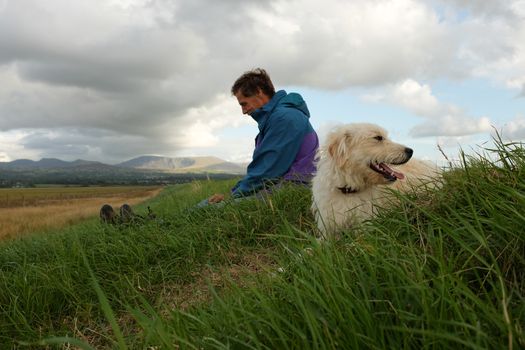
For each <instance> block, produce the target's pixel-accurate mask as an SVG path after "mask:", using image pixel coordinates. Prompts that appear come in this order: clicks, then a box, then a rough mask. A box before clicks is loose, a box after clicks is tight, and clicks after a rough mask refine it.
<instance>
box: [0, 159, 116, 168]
mask: <svg viewBox="0 0 525 350" xmlns="http://www.w3.org/2000/svg"><path fill="white" fill-rule="evenodd" d="M88 164H89V165H90V166H104V165H106V164H103V163H100V162H91V161H87V160H81V159H77V160H75V161H73V162H66V161H64V160H60V159H56V158H42V159H40V160H38V161H34V160H30V159H17V160H13V161H12V162H0V169H6V170H35V169H61V168H74V167H78V166H86V165H88ZM108 166H109V165H108Z"/></svg>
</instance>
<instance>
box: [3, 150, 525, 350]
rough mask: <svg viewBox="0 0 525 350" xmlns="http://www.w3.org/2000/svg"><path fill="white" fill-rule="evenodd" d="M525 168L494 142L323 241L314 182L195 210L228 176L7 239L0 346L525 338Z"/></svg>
mask: <svg viewBox="0 0 525 350" xmlns="http://www.w3.org/2000/svg"><path fill="white" fill-rule="evenodd" d="M524 165H525V151H524V149H523V147H522V146H521V145H519V144H504V143H503V142H501V141H500V140H496V146H495V147H494V149H491V150H487V151H486V152H485V153H480V154H477V155H475V156H470V157H469V156H466V155H463V158H462V162H461V163H460V164H458V165H454V166H452V167H451V168H450V169H448V170H447V171H446V172H445V173H444V176H443V179H442V180H440V186H439V188H438V189H436V190H433V189H427V190H426V191H423V193H421V192H418V193H409V194H406V195H398V197H397V201H396V205H395V206H394V207H391V208H384V209H383V210H381V212H380V214H379V215H378V217H377V218H376V219H374V220H371V221H369V222H366V223H365V224H363V225H362V226H360V227H355V228H353V229H349V230H347V231H346V232H344V233H343V235H342V237H341V238H340V239H338V240H328V241H324V242H320V241H318V240H317V239H316V238H315V235H314V234H313V232H314V227H315V225H314V223H313V221H312V217H311V215H310V213H309V206H310V193H309V190H308V189H306V188H297V187H290V188H284V189H282V190H280V191H278V192H276V193H275V194H273V195H272V196H271V197H270V198H269V199H268V200H266V201H258V200H248V201H243V202H240V203H237V204H235V205H227V206H225V207H222V208H214V207H211V208H206V209H203V210H196V209H192V205H193V204H195V203H197V202H198V201H199V200H200V199H201V198H203V197H206V196H207V195H209V194H211V193H213V192H221V191H222V192H224V191H225V190H227V189H228V188H229V187H230V186H231V185H232V182H230V181H226V182H199V183H193V184H189V185H182V186H174V187H171V188H168V189H167V190H165V191H164V192H163V193H162V194H161V195H160V196H159V197H158V198H156V199H155V201H153V202H152V203H150V204H149V205H151V206H152V208H153V209H154V211H155V212H157V213H158V218H157V220H155V221H151V222H148V223H145V224H144V225H136V226H130V227H112V226H102V225H100V224H99V223H98V222H95V221H92V222H88V223H85V224H83V225H78V226H75V227H72V228H70V229H68V230H66V231H61V232H57V233H55V234H50V235H46V236H45V237H38V236H35V237H31V238H29V239H24V240H20V241H16V242H7V243H3V245H2V246H1V247H0V267H1V272H0V283H1V285H0V308H1V309H0V310H1V316H0V343H2V342H3V343H4V344H7V346H11V347H18V346H22V345H23V344H31V345H32V346H34V347H39V346H42V347H45V346H52V344H67V343H70V344H71V345H75V346H79V347H83V348H86V349H88V348H89V347H92V348H97V349H98V348H121V349H122V348H130V349H136V348H137V349H140V348H150V347H158V348H167V349H169V348H179V347H180V348H188V349H201V348H205V349H227V348H228V349H229V348H242V349H244V348H247V349H331V348H333V349H340V348H348V349H361V348H366V349H368V348H370V349H386V348H392V349H449V348H454V349H455V348H468V349H504V348H505V349H509V348H511V349H519V348H523V347H525V332H524V327H525V278H524V277H525V176H524V175H525V174H524V172H525V166H524ZM138 211H140V208H139V209H138ZM181 291H183V292H185V293H186V294H185V295H184V298H182V299H181V298H180V295H177V292H181ZM45 344H48V345H45Z"/></svg>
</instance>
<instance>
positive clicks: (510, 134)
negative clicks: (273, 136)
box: [0, 0, 525, 164]
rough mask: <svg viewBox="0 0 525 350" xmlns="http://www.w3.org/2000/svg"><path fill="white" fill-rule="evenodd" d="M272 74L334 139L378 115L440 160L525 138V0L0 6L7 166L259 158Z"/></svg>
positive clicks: (28, 2) (1, 135)
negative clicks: (254, 108) (255, 101)
mask: <svg viewBox="0 0 525 350" xmlns="http://www.w3.org/2000/svg"><path fill="white" fill-rule="evenodd" d="M255 67H263V68H265V69H267V71H268V72H269V73H270V75H271V76H272V79H273V81H274V83H275V85H276V87H277V88H278V89H281V88H282V89H285V90H287V91H296V92H299V93H301V94H302V95H303V97H304V98H305V100H306V101H307V103H308V106H309V108H310V110H311V114H312V117H311V121H312V124H313V125H314V127H315V128H316V129H317V130H318V132H319V134H320V136H321V137H323V135H324V134H325V133H326V131H327V130H328V129H329V128H330V127H332V126H333V125H335V124H337V123H351V122H372V123H376V124H380V125H382V126H383V127H385V128H386V129H387V130H389V131H390V134H391V136H392V138H393V139H394V140H397V141H399V142H402V143H405V144H407V145H409V146H411V147H413V148H414V149H415V152H416V155H419V156H420V157H422V158H427V159H432V160H435V159H437V158H439V157H440V153H439V152H438V151H437V145H438V144H439V145H440V146H441V147H442V148H443V149H444V150H445V152H446V153H448V154H449V156H454V155H456V154H457V153H458V151H459V148H460V147H461V148H463V149H467V150H468V149H475V147H476V145H483V144H485V143H486V142H488V141H490V139H491V134H493V133H494V130H497V131H498V132H501V133H502V134H503V136H504V137H505V138H508V139H511V140H515V141H518V140H524V139H525V1H524V0H505V1H501V0H435V1H433V0H428V1H425V0H419V1H416V0H390V1H386V0H346V1H345V0H323V1H319V0H300V1H299V0H297V1H288V0H287V1H262V0H250V1H248V0H223V1H217V0H104V1H103V0H89V1H88V0H76V1H70V0H49V1H37V0H0V161H11V160H14V159H19V158H28V159H33V160H38V159H40V158H43V157H56V158H61V159H64V160H75V159H86V160H98V161H103V162H106V163H110V164H113V163H117V162H121V161H124V160H128V159H130V158H132V157H135V156H138V155H144V154H154V155H163V156H195V155H210V156H217V157H220V158H223V159H226V160H231V161H247V160H249V159H250V157H251V154H252V151H253V138H254V137H255V135H256V133H257V126H256V123H255V122H254V121H253V120H252V119H251V118H250V117H247V116H243V115H242V113H241V111H240V108H239V106H238V105H237V102H236V100H235V98H234V97H232V96H231V95H230V92H229V91H230V87H231V85H232V83H233V82H234V80H235V79H236V78H237V77H238V76H239V75H240V74H242V73H243V72H244V71H246V70H249V69H252V68H255Z"/></svg>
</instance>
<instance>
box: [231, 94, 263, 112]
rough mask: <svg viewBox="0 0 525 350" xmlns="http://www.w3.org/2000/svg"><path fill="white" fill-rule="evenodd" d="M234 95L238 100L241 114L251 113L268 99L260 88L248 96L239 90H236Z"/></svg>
mask: <svg viewBox="0 0 525 350" xmlns="http://www.w3.org/2000/svg"><path fill="white" fill-rule="evenodd" d="M235 97H237V101H239V105H240V106H241V109H242V114H250V115H251V114H252V113H253V111H255V110H256V109H259V108H261V107H262V106H264V105H265V104H266V103H268V101H270V98H269V97H268V96H266V95H265V94H264V93H263V92H262V91H261V90H259V92H258V93H257V94H255V95H253V96H250V97H246V96H244V95H243V93H242V92H241V91H238V92H237V93H236V94H235Z"/></svg>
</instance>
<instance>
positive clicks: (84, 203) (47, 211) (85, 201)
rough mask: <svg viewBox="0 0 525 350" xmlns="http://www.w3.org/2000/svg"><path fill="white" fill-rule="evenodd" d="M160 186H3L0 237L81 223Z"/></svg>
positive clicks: (140, 198)
mask: <svg viewBox="0 0 525 350" xmlns="http://www.w3.org/2000/svg"><path fill="white" fill-rule="evenodd" d="M161 190H162V187H159V186H111V187H57V186H53V187H40V188H39V187H37V188H7V189H0V223H1V224H0V239H8V238H16V237H20V236H23V235H26V234H28V233H35V232H42V231H47V230H50V229H56V228H61V227H64V226H67V225H71V224H74V223H78V222H80V221H82V220H85V219H88V218H91V217H94V216H96V215H98V211H99V210H100V207H101V206H102V205H103V204H105V203H107V204H110V205H111V206H113V207H114V208H115V209H118V208H119V207H120V206H121V205H122V204H124V203H128V204H130V205H136V204H138V203H141V202H143V201H145V200H147V199H150V198H152V197H154V196H156V195H157V194H159V193H160V191H161Z"/></svg>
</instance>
